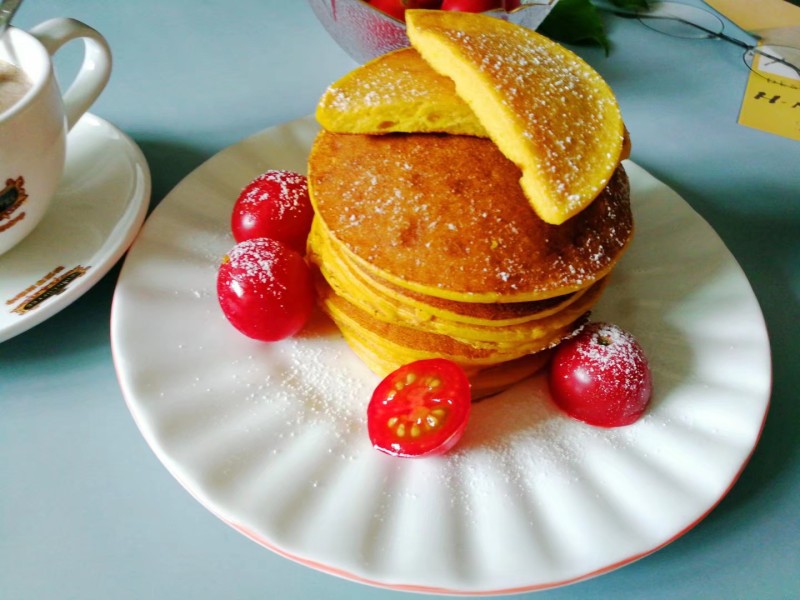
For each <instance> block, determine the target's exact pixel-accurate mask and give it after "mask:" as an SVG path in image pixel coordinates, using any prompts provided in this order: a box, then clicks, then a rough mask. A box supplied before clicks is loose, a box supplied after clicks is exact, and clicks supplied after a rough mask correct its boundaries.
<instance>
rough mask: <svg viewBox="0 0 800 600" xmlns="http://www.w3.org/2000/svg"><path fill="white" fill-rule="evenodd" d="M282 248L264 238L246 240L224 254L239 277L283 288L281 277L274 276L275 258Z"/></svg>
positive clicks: (276, 258)
mask: <svg viewBox="0 0 800 600" xmlns="http://www.w3.org/2000/svg"><path fill="white" fill-rule="evenodd" d="M282 252H283V250H282V248H281V247H280V246H279V245H278V244H277V243H276V242H274V241H272V240H269V239H266V238H255V239H252V240H246V241H244V242H242V243H240V244H237V245H236V246H234V247H233V248H232V249H231V250H230V252H228V254H227V255H226V260H227V262H229V263H230V265H231V268H233V269H235V270H236V272H237V274H238V275H240V277H241V278H244V279H246V280H247V281H258V282H260V283H263V284H267V285H270V286H275V287H276V288H279V289H285V288H286V286H285V285H284V284H283V283H282V281H281V278H279V277H276V276H275V273H276V260H278V255H279V254H280V253H282Z"/></svg>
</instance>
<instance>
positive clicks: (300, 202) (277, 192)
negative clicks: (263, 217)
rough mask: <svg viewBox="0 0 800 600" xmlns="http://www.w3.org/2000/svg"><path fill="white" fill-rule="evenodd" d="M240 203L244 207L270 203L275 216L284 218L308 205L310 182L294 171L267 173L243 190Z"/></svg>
mask: <svg viewBox="0 0 800 600" xmlns="http://www.w3.org/2000/svg"><path fill="white" fill-rule="evenodd" d="M238 202H239V203H240V204H242V205H243V206H248V205H256V204H261V203H263V202H270V203H272V204H273V206H274V209H275V216H276V217H278V218H282V217H284V216H285V214H286V213H290V212H298V211H301V210H303V209H304V207H305V206H306V205H307V204H308V182H307V180H306V177H305V176H304V175H301V174H299V173H295V172H292V171H284V170H270V171H266V172H264V173H262V174H261V175H259V176H258V177H256V178H255V179H254V180H253V181H252V182H250V183H249V184H248V185H247V187H245V188H244V189H243V190H242V192H241V194H240V196H239V200H238Z"/></svg>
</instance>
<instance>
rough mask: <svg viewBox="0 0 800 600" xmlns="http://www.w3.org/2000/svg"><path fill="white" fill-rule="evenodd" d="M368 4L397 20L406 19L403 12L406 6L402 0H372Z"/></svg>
mask: <svg viewBox="0 0 800 600" xmlns="http://www.w3.org/2000/svg"><path fill="white" fill-rule="evenodd" d="M370 4H371V5H372V6H374V7H375V8H377V9H378V10H379V11H381V12H383V13H386V14H387V15H389V16H390V17H394V18H395V19H397V20H398V21H405V20H406V16H405V13H406V8H408V7H407V6H406V3H405V2H403V0H372V1H371V2H370Z"/></svg>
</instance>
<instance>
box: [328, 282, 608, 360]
mask: <svg viewBox="0 0 800 600" xmlns="http://www.w3.org/2000/svg"><path fill="white" fill-rule="evenodd" d="M316 286H317V293H318V297H319V299H320V304H321V306H322V308H323V310H324V311H325V312H326V313H328V315H329V316H330V317H331V318H332V319H333V320H334V322H336V324H337V325H339V327H340V328H341V329H342V330H343V331H345V330H347V331H349V332H350V334H351V335H353V336H356V337H357V338H359V339H360V340H362V341H363V342H364V344H365V345H367V346H368V347H370V348H373V349H375V350H379V354H380V355H381V356H382V357H383V358H384V359H386V360H394V359H395V358H398V357H400V358H399V360H398V364H397V366H400V365H401V364H404V362H408V360H405V359H408V358H412V359H413V360H417V359H418V358H429V357H432V356H442V357H445V358H449V359H451V360H453V361H455V362H458V363H459V364H462V365H464V366H469V365H482V366H486V365H493V364H499V363H501V362H506V361H509V360H512V359H515V358H519V357H521V356H525V355H527V354H533V353H535V352H538V351H540V350H544V349H546V348H549V347H551V346H552V345H553V344H555V343H557V342H558V341H560V340H561V339H562V338H563V337H564V336H566V335H569V334H570V333H571V332H572V330H573V328H574V324H575V323H576V322H579V321H580V319H581V318H582V317H583V316H584V315H586V314H587V312H588V311H589V309H590V308H591V307H592V306H593V305H594V304H595V302H596V301H597V299H598V298H599V296H600V294H601V293H602V286H601V287H600V288H594V289H593V290H591V291H590V292H589V293H587V294H586V295H584V297H583V298H582V299H581V301H579V302H576V303H574V304H573V305H572V306H570V308H569V309H566V310H563V311H561V312H560V313H558V314H556V315H553V316H552V317H548V318H546V319H540V320H538V321H534V323H535V325H533V326H531V328H530V331H529V332H527V335H525V336H524V337H522V336H521V337H520V338H519V339H514V340H511V341H506V340H501V341H494V340H488V339H467V338H459V337H455V336H450V335H444V334H441V333H437V332H434V331H431V330H429V329H427V328H424V327H422V328H418V327H415V326H414V325H413V324H408V323H402V324H398V323H390V322H387V321H382V320H380V319H378V318H376V317H375V316H374V315H372V314H370V313H368V312H366V311H364V310H362V309H361V308H359V307H358V306H356V305H355V304H352V303H351V302H349V301H348V300H346V299H345V298H343V297H342V296H339V295H337V294H336V293H334V292H333V290H332V289H331V288H330V287H329V286H328V284H327V283H326V281H325V279H324V278H322V277H317V278H316Z"/></svg>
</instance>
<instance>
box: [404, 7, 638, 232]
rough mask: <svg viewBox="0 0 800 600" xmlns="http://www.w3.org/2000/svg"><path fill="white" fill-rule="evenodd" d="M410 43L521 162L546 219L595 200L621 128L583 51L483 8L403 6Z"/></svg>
mask: <svg viewBox="0 0 800 600" xmlns="http://www.w3.org/2000/svg"><path fill="white" fill-rule="evenodd" d="M406 24H407V32H408V37H409V40H410V41H411V44H412V46H414V48H416V49H417V51H418V52H419V53H420V54H421V55H422V57H423V58H424V59H425V61H426V62H428V64H430V66H431V67H433V68H434V69H435V70H436V71H438V72H439V73H441V74H442V75H444V76H447V77H450V78H451V79H453V81H454V82H455V85H456V92H457V93H458V95H459V96H460V97H461V98H462V99H463V100H464V101H466V103H467V104H468V105H469V106H470V108H471V109H472V111H473V112H474V113H475V115H476V116H477V117H478V119H479V120H480V122H481V124H482V125H483V126H484V127H485V128H486V130H487V132H488V133H489V137H491V139H492V140H493V141H494V142H495V144H496V145H497V147H498V148H500V150H501V151H502V152H503V154H504V155H505V156H507V157H508V158H509V159H510V160H511V161H513V162H514V163H515V164H516V165H518V166H519V168H520V169H521V171H522V173H521V175H522V177H521V180H520V182H521V185H522V189H523V190H524V192H525V195H526V196H527V198H528V200H529V202H530V204H531V206H533V208H534V209H535V210H536V212H537V213H538V215H539V216H540V217H541V218H542V219H543V220H544V221H546V222H548V223H552V224H556V225H557V224H560V223H563V222H565V221H566V220H567V219H569V218H570V217H572V216H573V215H575V214H578V213H580V212H581V211H582V210H584V209H585V208H586V207H587V206H589V205H590V204H591V203H592V202H593V201H594V199H595V197H596V196H598V194H600V193H601V192H602V190H603V188H605V187H606V185H607V183H608V182H609V180H610V179H611V178H612V177H613V174H614V173H615V170H616V168H617V165H618V164H619V161H620V157H621V156H622V152H623V145H624V139H625V128H624V124H623V121H622V115H621V113H620V110H619V106H618V104H617V101H616V98H615V97H614V94H613V93H612V91H611V89H610V88H609V87H608V85H607V84H606V82H605V81H604V80H603V78H602V77H601V76H600V75H599V74H598V73H597V72H596V71H595V70H594V69H593V68H592V67H591V66H589V65H588V64H587V63H586V62H584V61H583V60H582V59H581V58H580V57H579V56H577V55H576V54H574V53H573V52H570V51H569V50H567V49H566V48H564V47H563V46H561V45H559V44H557V43H555V42H553V41H552V40H549V39H548V38H546V37H544V36H542V35H540V34H538V33H536V32H535V31H532V30H530V29H527V28H525V27H519V26H517V25H515V24H513V23H509V22H506V21H503V20H501V19H496V18H493V17H490V16H487V15H483V14H476V13H466V12H454V11H442V10H409V11H406Z"/></svg>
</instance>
